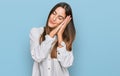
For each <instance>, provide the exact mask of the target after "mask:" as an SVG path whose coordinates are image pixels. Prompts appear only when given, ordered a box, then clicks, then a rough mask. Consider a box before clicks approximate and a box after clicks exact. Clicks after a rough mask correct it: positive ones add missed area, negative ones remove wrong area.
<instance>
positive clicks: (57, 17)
mask: <svg viewBox="0 0 120 76" xmlns="http://www.w3.org/2000/svg"><path fill="white" fill-rule="evenodd" d="M65 17H66V14H65V9H64V8H62V7H58V8H56V9H55V11H53V12H52V13H51V15H50V17H49V20H48V26H49V27H51V28H54V27H57V26H58V25H60V23H62V22H63V21H64V19H65Z"/></svg>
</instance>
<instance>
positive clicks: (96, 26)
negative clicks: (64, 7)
mask: <svg viewBox="0 0 120 76" xmlns="http://www.w3.org/2000/svg"><path fill="white" fill-rule="evenodd" d="M61 1H64V2H67V3H69V4H70V5H71V7H72V10H73V16H74V18H73V19H74V23H75V28H76V39H75V42H74V45H73V50H74V57H75V60H74V63H73V66H72V67H70V68H69V71H70V76H120V1H119V0H0V76H31V74H32V65H33V60H32V58H31V55H30V42H29V32H30V29H31V28H33V27H43V26H44V25H45V24H46V20H47V16H48V14H49V11H50V10H51V8H52V7H53V6H54V5H55V4H56V3H58V2H61Z"/></svg>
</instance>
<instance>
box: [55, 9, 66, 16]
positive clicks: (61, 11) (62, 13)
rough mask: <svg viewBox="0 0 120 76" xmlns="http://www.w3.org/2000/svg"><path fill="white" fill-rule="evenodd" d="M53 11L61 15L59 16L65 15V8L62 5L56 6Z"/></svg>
mask: <svg viewBox="0 0 120 76" xmlns="http://www.w3.org/2000/svg"><path fill="white" fill-rule="evenodd" d="M55 12H56V13H57V14H58V15H61V16H63V17H65V16H66V14H65V9H64V8H62V7H57V8H56V9H55Z"/></svg>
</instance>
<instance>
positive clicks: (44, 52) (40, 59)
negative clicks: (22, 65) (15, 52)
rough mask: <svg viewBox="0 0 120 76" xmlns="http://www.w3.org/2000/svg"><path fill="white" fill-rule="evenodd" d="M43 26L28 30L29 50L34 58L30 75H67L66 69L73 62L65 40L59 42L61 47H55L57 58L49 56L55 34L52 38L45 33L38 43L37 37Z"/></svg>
mask: <svg viewBox="0 0 120 76" xmlns="http://www.w3.org/2000/svg"><path fill="white" fill-rule="evenodd" d="M43 31H44V28H43V27H40V28H32V29H31V31H30V51H31V56H32V58H33V60H34V64H33V71H32V76H69V72H68V70H67V68H68V67H70V66H71V65H72V63H73V59H74V57H73V53H72V51H70V52H69V51H67V49H66V44H65V42H61V45H62V46H63V47H61V48H59V47H57V58H56V59H55V58H54V59H52V58H51V57H50V53H51V48H52V47H53V45H54V42H55V40H57V36H54V37H53V38H52V37H50V36H49V35H45V40H44V41H43V42H42V43H41V44H39V38H40V36H41V34H42V33H43Z"/></svg>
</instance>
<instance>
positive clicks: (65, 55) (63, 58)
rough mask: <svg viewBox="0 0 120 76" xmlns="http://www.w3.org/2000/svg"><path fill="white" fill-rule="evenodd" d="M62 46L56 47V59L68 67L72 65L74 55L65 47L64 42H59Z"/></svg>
mask: <svg viewBox="0 0 120 76" xmlns="http://www.w3.org/2000/svg"><path fill="white" fill-rule="evenodd" d="M61 45H62V46H63V47H61V48H60V47H57V59H58V61H59V62H60V64H61V65H62V67H64V68H68V67H70V66H71V65H72V63H73V60H74V57H73V52H72V51H68V50H67V49H66V44H65V42H63V41H62V42H61Z"/></svg>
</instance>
